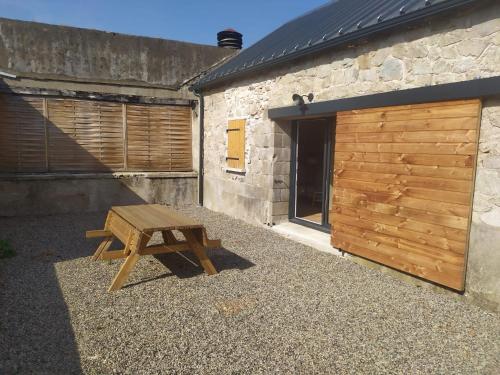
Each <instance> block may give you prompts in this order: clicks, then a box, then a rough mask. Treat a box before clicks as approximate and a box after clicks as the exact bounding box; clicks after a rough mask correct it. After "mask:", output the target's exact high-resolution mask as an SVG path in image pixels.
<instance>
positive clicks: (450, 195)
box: [334, 178, 471, 205]
mask: <svg viewBox="0 0 500 375" xmlns="http://www.w3.org/2000/svg"><path fill="white" fill-rule="evenodd" d="M339 187H340V188H346V189H350V190H356V191H359V192H372V193H392V194H395V195H396V196H405V197H412V198H420V199H425V200H429V201H435V202H437V203H436V204H438V203H439V202H447V203H456V204H463V205H468V204H469V201H470V195H471V194H470V193H462V192H454V191H445V190H437V189H426V188H419V187H408V186H405V185H398V184H385V183H375V182H365V181H357V180H347V179H342V178H337V179H335V180H334V188H335V189H336V188H339Z"/></svg>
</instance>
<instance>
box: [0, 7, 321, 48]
mask: <svg viewBox="0 0 500 375" xmlns="http://www.w3.org/2000/svg"><path fill="white" fill-rule="evenodd" d="M326 2H328V0H175V1H174V0H163V1H162V0H121V1H120V0H0V17H4V18H13V19H21V20H27V21H36V22H44V23H51V24H57V25H66V26H76V27H83V28H91V29H98V30H106V31H114V32H118V33H125V34H133V35H143V36H151V37H159V38H164V39H174V40H182V41H186V42H192V43H201V44H212V45H215V44H216V43H217V32H218V31H221V30H224V29H226V28H233V29H235V30H237V31H239V32H241V33H242V34H243V47H249V46H250V45H251V44H253V43H255V42H257V41H258V40H259V39H261V38H263V37H264V36H265V35H267V34H268V33H270V32H271V31H273V30H274V29H276V28H278V27H279V26H281V25H282V24H284V23H286V22H287V21H289V20H291V19H293V18H295V17H297V16H300V15H301V14H303V13H306V12H308V11H310V10H312V9H314V8H316V7H318V6H320V5H322V4H325V3H326Z"/></svg>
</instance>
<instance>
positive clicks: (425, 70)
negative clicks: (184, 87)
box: [204, 1, 500, 308]
mask: <svg viewBox="0 0 500 375" xmlns="http://www.w3.org/2000/svg"><path fill="white" fill-rule="evenodd" d="M499 61H500V6H498V3H496V2H493V1H489V2H483V3H482V4H481V5H480V6H476V8H474V9H469V10H463V11H461V12H459V13H457V12H456V13H453V14H449V15H447V16H443V17H441V18H435V19H433V20H430V21H427V22H426V23H422V24H420V26H418V27H414V28H412V29H409V30H401V29H399V30H397V32H394V33H393V34H389V35H384V36H381V37H378V38H375V39H372V40H370V41H368V42H367V43H363V44H360V45H357V46H350V47H349V48H343V49H337V50H332V51H331V52H327V53H323V54H321V55H316V56H313V57H309V58H305V59H302V60H300V61H297V62H295V63H288V64H287V65H286V66H283V67H279V68H274V69H271V70H268V71H267V72H264V73H259V74H255V75H254V76H251V77H249V78H245V79H242V80H239V81H235V82H232V83H230V84H227V85H225V86H223V87H219V88H215V89H212V90H211V91H209V92H207V93H206V114H205V142H206V144H205V187H206V190H205V194H204V196H205V205H206V206H207V207H208V208H210V209H213V210H216V211H220V212H225V213H228V214H230V215H233V216H236V217H240V218H243V219H245V220H248V221H251V222H254V223H260V224H272V223H279V222H281V221H285V220H287V212H288V195H289V170H290V123H287V122H283V123H276V122H273V121H271V120H269V119H268V117H267V110H268V109H269V108H273V107H281V106H289V105H292V100H291V96H292V94H293V93H300V94H307V93H309V92H312V93H314V95H315V101H322V100H332V99H339V98H346V97H353V96H359V95H366V94H374V93H381V92H388V91H395V90H400V89H408V88H415V87H422V86H427V85H434V84H441V83H449V82H458V81H464V80H470V79H476V78H483V77H490V76H497V75H499V74H500V64H499V63H498V62H499ZM484 106H485V109H484V111H483V118H482V124H481V134H483V135H482V137H483V138H482V143H481V147H482V150H484V149H485V148H488V147H489V148H490V149H491V148H492V147H494V148H495V149H497V148H498V144H499V139H500V138H498V137H496V136H494V137H493V136H488V135H487V136H486V138H484V137H485V136H484V134H488V133H489V134H490V135H491V134H492V133H491V132H492V131H493V130H491V129H492V128H494V127H496V126H493V125H492V126H490V125H488V124H491V122H492V118H497V117H498V110H499V103H498V101H495V100H492V101H491V100H488V101H486V102H485V103H484ZM229 118H247V127H246V135H247V136H246V145H245V147H246V160H247V164H246V168H245V173H244V174H241V175H235V174H233V173H228V172H226V171H225V156H226V144H227V138H226V137H227V136H226V132H225V129H226V126H227V120H228V119H229ZM488 129H490V130H488ZM495 134H496V133H495ZM485 142H487V143H488V144H489V146H488V145H486V144H485ZM492 144H493V145H494V146H492ZM492 155H493V154H492V153H491V152H490V155H489V156H492ZM497 162H498V160H497V158H489V157H486V156H485V157H482V156H481V157H480V163H481V165H480V169H481V168H484V169H485V170H484V171H482V170H479V171H478V176H477V182H476V185H477V186H478V191H479V192H480V191H481V189H482V188H481V185H483V184H485V185H487V187H485V189H489V190H488V191H489V193H490V195H488V199H487V200H488V202H489V203H488V204H489V205H490V207H491V209H490V210H489V211H488V212H487V213H484V214H482V215H481V216H480V217H478V215H477V214H475V221H474V224H473V233H472V235H471V237H472V238H471V246H470V251H469V270H470V273H469V274H468V280H467V291H468V293H469V291H470V295H472V294H474V295H477V296H479V297H478V298H481V299H482V300H483V301H489V302H487V303H489V304H491V305H492V306H495V308H498V307H499V306H500V285H498V280H499V279H498V267H497V268H496V270H497V271H496V272H494V267H495V264H498V262H499V261H500V245H497V246H493V247H492V246H490V245H491V244H493V243H494V242H492V241H493V240H494V239H496V238H497V237H495V236H496V235H498V234H497V231H498V230H500V223H499V221H500V219H499V216H498V215H499V212H497V210H496V208H494V205H496V204H497V203H498V199H499V198H500V193H499V191H498V189H497V187H498V186H500V185H499V184H498V183H499V181H498V180H497V178H498V171H497V170H495V171H491V168H492V166H494V165H496V164H497ZM488 168H489V171H486V169H488ZM495 168H496V167H495ZM490 183H491V184H496V185H495V186H496V187H492V186H490ZM495 189H496V190H495ZM478 199H480V198H478ZM478 199H476V202H475V204H474V211H475V212H476V211H477V209H476V206H477V205H478V203H477V202H478ZM479 201H482V200H481V199H480V200H479ZM483 215H486V216H483ZM485 217H486V218H485ZM491 217H493V218H494V219H491ZM479 219H481V221H478V220H479ZM485 220H486V221H488V222H489V224H486V223H485ZM492 223H494V224H493V227H494V228H489V227H486V225H489V226H492ZM485 232H488V233H489V234H488V236H489V237H488V238H489V239H488V240H484V241H483V240H482V239H481V240H480V239H478V238H479V236H480V235H482V234H484V233H485ZM474 233H476V234H474ZM475 238H476V239H475ZM488 242H489V243H490V245H488ZM498 243H499V242H497V244H498ZM474 269H475V270H474ZM482 271H486V273H487V275H486V274H484V273H483V272H482Z"/></svg>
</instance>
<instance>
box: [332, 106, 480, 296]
mask: <svg viewBox="0 0 500 375" xmlns="http://www.w3.org/2000/svg"><path fill="white" fill-rule="evenodd" d="M480 112H481V103H480V101H479V100H468V101H454V102H443V103H432V104H418V105H406V106H396V107H384V108H375V109H366V110H355V111H347V112H340V113H338V114H337V128H336V142H335V151H334V163H335V164H334V175H333V178H334V182H333V186H334V194H333V202H332V210H331V212H330V221H331V223H332V245H333V246H335V247H337V248H340V249H342V250H344V251H346V252H349V253H353V254H356V255H359V256H362V257H365V258H368V259H371V260H374V261H376V262H379V263H382V264H385V265H387V266H390V267H393V268H396V269H399V270H402V271H405V272H408V273H410V274H413V275H416V276H419V277H422V278H424V279H428V280H431V281H434V282H436V283H438V284H442V285H446V286H448V287H450V288H453V289H457V290H463V289H464V276H465V265H466V258H467V256H466V255H467V247H468V233H469V218H470V215H471V198H472V191H473V178H474V170H475V157H476V154H477V135H478V134H477V133H478V131H479V119H480Z"/></svg>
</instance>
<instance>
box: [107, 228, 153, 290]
mask: <svg viewBox="0 0 500 375" xmlns="http://www.w3.org/2000/svg"><path fill="white" fill-rule="evenodd" d="M148 241H149V236H146V235H144V234H143V233H141V232H139V231H135V233H134V235H132V236H129V243H128V244H127V248H129V249H130V254H129V255H128V256H127V258H126V259H125V262H123V264H122V266H121V267H120V271H118V273H117V274H116V276H115V278H114V279H113V282H112V283H111V286H110V287H109V289H108V292H113V291H115V290H119V289H121V287H122V286H123V284H125V281H127V278H128V275H130V272H131V271H132V269H133V268H134V266H135V264H136V263H137V261H138V260H139V256H140V255H139V251H140V249H142V248H144V247H146V245H147V243H148ZM131 242H132V243H131Z"/></svg>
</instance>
